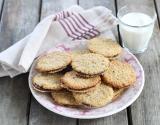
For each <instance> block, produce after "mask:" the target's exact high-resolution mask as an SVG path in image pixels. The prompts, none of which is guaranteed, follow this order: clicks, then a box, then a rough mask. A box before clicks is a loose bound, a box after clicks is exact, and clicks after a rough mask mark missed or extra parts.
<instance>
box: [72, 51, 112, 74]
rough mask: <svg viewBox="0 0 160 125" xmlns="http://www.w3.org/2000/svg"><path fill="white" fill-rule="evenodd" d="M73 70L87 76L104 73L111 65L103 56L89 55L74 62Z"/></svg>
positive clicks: (78, 57)
mask: <svg viewBox="0 0 160 125" xmlns="http://www.w3.org/2000/svg"><path fill="white" fill-rule="evenodd" d="M71 65H72V68H73V69H74V70H75V71H77V72H79V73H83V74H86V75H97V74H101V73H103V72H104V71H105V70H106V69H107V68H108V65H109V60H108V59H107V58H105V57H104V56H102V55H99V54H94V53H89V54H83V55H79V56H77V57H76V58H74V59H73V60H72V63H71Z"/></svg>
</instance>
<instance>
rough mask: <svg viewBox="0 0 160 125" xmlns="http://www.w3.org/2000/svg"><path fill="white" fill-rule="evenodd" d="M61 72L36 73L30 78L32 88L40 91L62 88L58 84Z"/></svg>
mask: <svg viewBox="0 0 160 125" xmlns="http://www.w3.org/2000/svg"><path fill="white" fill-rule="evenodd" d="M62 76H63V74H60V73H55V74H42V73H38V74H36V75H35V76H34V77H33V79H32V84H33V87H34V89H36V90H37V91H41V92H50V91H53V90H60V89H62V87H61V85H60V78H61V77H62Z"/></svg>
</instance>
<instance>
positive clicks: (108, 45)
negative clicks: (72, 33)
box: [88, 37, 122, 59]
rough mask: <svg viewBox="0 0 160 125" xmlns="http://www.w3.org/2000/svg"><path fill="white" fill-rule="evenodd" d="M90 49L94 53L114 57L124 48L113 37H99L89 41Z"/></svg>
mask: <svg viewBox="0 0 160 125" xmlns="http://www.w3.org/2000/svg"><path fill="white" fill-rule="evenodd" d="M88 49H89V50H90V51H91V52H93V53H98V54H102V55H103V56H105V57H107V58H111V59H114V58H116V57H117V56H118V55H119V54H120V53H121V51H122V48H121V46H120V45H119V44H117V42H115V41H113V40H112V39H107V38H102V37H97V38H93V39H91V40H89V41H88Z"/></svg>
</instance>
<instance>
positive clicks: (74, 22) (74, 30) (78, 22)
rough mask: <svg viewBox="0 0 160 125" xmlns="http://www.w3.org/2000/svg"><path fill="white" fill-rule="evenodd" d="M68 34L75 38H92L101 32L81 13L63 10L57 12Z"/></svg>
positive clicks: (57, 17) (58, 18)
mask: <svg viewBox="0 0 160 125" xmlns="http://www.w3.org/2000/svg"><path fill="white" fill-rule="evenodd" d="M55 19H57V20H58V21H59V22H60V24H61V25H62V27H63V28H64V30H65V32H66V33H67V35H68V36H69V37H71V38H73V40H75V39H79V40H80V39H82V38H85V39H90V38H92V37H95V36H97V35H99V34H100V32H99V31H98V30H97V29H96V28H95V27H94V26H93V25H91V24H89V22H87V20H86V19H85V18H84V17H83V16H82V15H80V14H75V13H72V12H68V11H62V12H61V13H59V14H57V16H56V18H55Z"/></svg>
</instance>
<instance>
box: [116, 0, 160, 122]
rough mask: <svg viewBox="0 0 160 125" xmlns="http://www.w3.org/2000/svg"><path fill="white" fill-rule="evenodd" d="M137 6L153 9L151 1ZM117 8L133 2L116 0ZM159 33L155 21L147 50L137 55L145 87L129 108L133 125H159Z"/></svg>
mask: <svg viewBox="0 0 160 125" xmlns="http://www.w3.org/2000/svg"><path fill="white" fill-rule="evenodd" d="M134 2H135V1H134ZM136 2H137V4H138V5H143V4H146V5H148V6H150V7H152V8H153V9H155V7H154V2H153V1H152V0H141V1H136ZM117 4H118V8H120V7H122V6H124V5H125V4H134V3H133V1H132V3H131V1H128V0H118V1H117ZM159 39H160V32H159V27H158V23H157V21H156V24H155V29H154V33H153V36H152V39H151V40H150V43H149V48H148V49H147V51H146V52H145V53H143V54H137V55H136V56H137V58H138V59H139V61H140V62H141V64H142V66H143V68H144V71H145V78H146V80H145V86H144V89H143V92H142V94H141V95H140V97H139V98H138V99H137V101H136V102H135V103H133V105H132V106H131V113H132V123H133V125H159V123H160V103H159V100H160V96H159V95H160V91H159V90H160V84H159V81H160V49H159V48H160V44H159Z"/></svg>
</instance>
